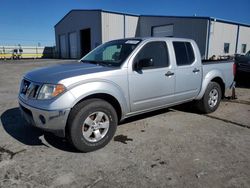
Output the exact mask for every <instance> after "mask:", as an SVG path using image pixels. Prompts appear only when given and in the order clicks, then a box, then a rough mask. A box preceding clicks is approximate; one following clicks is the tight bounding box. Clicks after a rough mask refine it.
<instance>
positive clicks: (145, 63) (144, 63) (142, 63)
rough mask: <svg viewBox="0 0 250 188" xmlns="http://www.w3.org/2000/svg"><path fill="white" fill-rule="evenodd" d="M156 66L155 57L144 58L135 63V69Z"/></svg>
mask: <svg viewBox="0 0 250 188" xmlns="http://www.w3.org/2000/svg"><path fill="white" fill-rule="evenodd" d="M152 66H154V60H153V58H144V59H140V60H139V61H137V62H136V63H135V64H134V70H141V69H142V68H145V67H152Z"/></svg>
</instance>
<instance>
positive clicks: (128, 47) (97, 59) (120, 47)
mask: <svg viewBox="0 0 250 188" xmlns="http://www.w3.org/2000/svg"><path fill="white" fill-rule="evenodd" d="M140 42H141V40H139V39H122V40H114V41H110V42H107V43H105V44H103V45H101V46H99V47H98V48H96V49H95V50H93V51H92V52H90V53H89V54H88V55H87V56H85V57H84V58H83V59H82V60H81V61H82V62H87V63H96V64H100V65H104V66H105V65H107V66H117V67H118V66H121V64H122V63H123V62H124V60H126V59H127V57H128V56H129V55H130V54H131V52H132V51H133V50H134V49H135V48H136V47H137V46H138V44H139V43H140Z"/></svg>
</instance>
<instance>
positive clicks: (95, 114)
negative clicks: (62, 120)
mask: <svg viewBox="0 0 250 188" xmlns="http://www.w3.org/2000/svg"><path fill="white" fill-rule="evenodd" d="M117 122H118V119H117V114H116V111H115V109H114V108H113V106H112V105H111V104H109V103H108V102H106V101H104V100H101V99H89V100H86V101H83V102H82V103H79V104H78V105H77V106H75V107H74V108H73V109H72V111H71V113H70V116H69V119H68V138H69V140H70V142H71V143H72V145H73V146H74V147H75V148H76V149H77V150H79V151H82V152H90V151H94V150H97V149H100V148H102V147H104V146H105V145H106V144H107V143H108V142H109V141H110V140H111V139H112V137H113V136H114V134H115V131H116V127H117Z"/></svg>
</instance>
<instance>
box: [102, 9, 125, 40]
mask: <svg viewBox="0 0 250 188" xmlns="http://www.w3.org/2000/svg"><path fill="white" fill-rule="evenodd" d="M123 37H124V16H123V15H121V14H113V13H107V12H102V42H103V43H104V42H107V41H109V40H113V39H120V38H123Z"/></svg>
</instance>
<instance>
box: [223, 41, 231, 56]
mask: <svg viewBox="0 0 250 188" xmlns="http://www.w3.org/2000/svg"><path fill="white" fill-rule="evenodd" d="M229 46H230V44H229V43H224V53H225V54H228V53H229Z"/></svg>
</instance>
